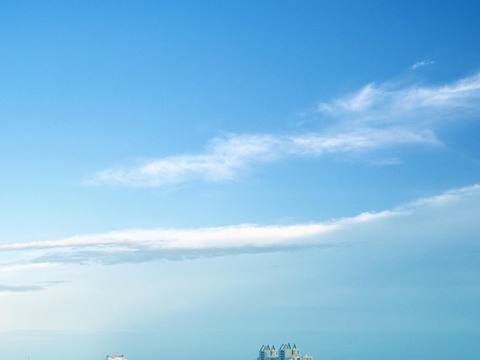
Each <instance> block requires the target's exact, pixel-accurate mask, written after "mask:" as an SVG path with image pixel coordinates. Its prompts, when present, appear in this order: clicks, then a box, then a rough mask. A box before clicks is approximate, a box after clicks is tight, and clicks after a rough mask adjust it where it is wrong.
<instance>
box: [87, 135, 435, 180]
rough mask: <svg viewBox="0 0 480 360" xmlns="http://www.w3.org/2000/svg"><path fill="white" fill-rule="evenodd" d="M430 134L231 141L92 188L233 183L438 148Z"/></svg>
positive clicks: (115, 174)
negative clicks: (389, 152)
mask: <svg viewBox="0 0 480 360" xmlns="http://www.w3.org/2000/svg"><path fill="white" fill-rule="evenodd" d="M436 143H438V140H437V139H436V137H435V135H434V134H433V133H432V132H430V131H415V132H414V131H410V130H408V129H401V128H391V129H359V130H357V131H350V132H345V133H331V134H326V133H325V134H319V133H307V134H303V135H293V136H289V135H285V136H274V135H262V136H261V135H230V136H227V137H224V138H215V139H213V140H212V141H211V142H210V143H209V145H208V146H207V150H206V151H205V152H203V153H201V154H189V155H180V156H172V157H166V158H163V159H158V160H152V161H148V162H146V163H144V164H141V165H138V166H134V167H128V168H127V167H123V168H113V169H107V170H103V171H100V172H99V173H97V174H96V175H95V177H94V178H93V179H92V180H91V182H92V183H95V184H99V183H117V184H122V185H127V186H147V187H148V186H152V187H155V186H163V185H169V184H176V183H182V182H188V181H196V180H201V181H208V182H214V181H227V180H232V179H234V178H235V177H237V176H238V174H239V173H241V172H242V171H243V170H245V169H247V168H248V167H249V166H251V165H253V164H260V163H272V162H275V161H279V160H284V159H288V158H295V157H319V156H322V155H326V154H333V153H340V154H342V153H343V154H348V153H358V152H364V151H370V150H373V149H376V148H380V147H391V146H396V145H401V144H436Z"/></svg>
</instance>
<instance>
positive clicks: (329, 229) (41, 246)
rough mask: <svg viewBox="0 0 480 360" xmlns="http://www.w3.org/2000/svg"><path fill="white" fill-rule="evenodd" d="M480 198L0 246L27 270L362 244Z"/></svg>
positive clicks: (473, 190)
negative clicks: (315, 218)
mask: <svg viewBox="0 0 480 360" xmlns="http://www.w3.org/2000/svg"><path fill="white" fill-rule="evenodd" d="M479 197H480V185H473V186H470V187H465V188H462V189H456V190H452V191H448V192H445V193H443V194H441V195H438V196H434V197H430V198H426V199H420V200H417V201H414V202H412V203H409V204H406V205H403V206H400V207H397V208H394V209H392V210H388V211H382V212H375V213H371V212H365V213H362V214H359V215H357V216H354V217H348V218H343V219H338V220H333V221H329V222H324V223H308V224H295V225H271V226H261V225H250V224H243V225H235V226H225V227H212V228H197V229H133V230H122V231H112V232H108V233H98V234H89V235H78V236H73V237H69V238H65V239H60V240H52V241H39V242H27V243H10V244H3V245H0V250H1V251H4V252H5V251H8V252H9V253H10V254H13V255H16V256H17V261H18V263H19V264H21V265H22V266H26V265H28V264H46V266H49V267H50V266H52V264H59V263H60V264H61V263H74V264H78V263H91V262H99V263H104V264H115V263H121V262H144V261H151V260H155V259H185V258H197V257H202V256H219V255H226V254H237V253H252V252H253V253H256V252H265V251H279V250H282V249H283V250H285V249H292V248H305V247H311V246H334V245H340V244H345V243H352V242H355V241H358V236H357V235H354V234H355V233H356V232H357V231H358V230H359V229H361V227H363V226H364V225H369V226H373V227H375V226H377V225H379V224H381V223H383V222H384V221H389V220H394V219H397V218H399V217H400V218H409V219H410V221H412V222H413V223H415V222H416V218H417V216H418V215H419V214H421V213H424V212H426V211H427V212H428V211H432V209H442V208H446V210H448V207H449V206H452V205H455V204H456V203H461V202H462V201H463V202H464V203H467V202H468V201H470V203H473V204H474V205H473V206H475V208H474V209H473V212H478V211H479V209H478V205H476V204H478V203H479V202H478V198H479ZM471 210H472V209H471ZM443 215H444V214H443V213H442V216H443ZM436 216H437V217H438V215H436ZM436 220H437V221H438V219H436ZM442 221H443V220H442ZM349 234H350V235H349ZM352 235H353V236H352ZM345 238H346V239H347V240H345ZM341 239H344V240H341ZM352 239H353V240H352ZM355 239H356V240H355ZM14 266H15V264H14V262H12V261H10V262H9V263H4V264H0V268H1V267H7V268H8V269H13V267H14Z"/></svg>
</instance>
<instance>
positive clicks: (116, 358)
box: [107, 355, 127, 360]
mask: <svg viewBox="0 0 480 360" xmlns="http://www.w3.org/2000/svg"><path fill="white" fill-rule="evenodd" d="M107 360H127V359H126V358H125V357H124V356H123V355H107Z"/></svg>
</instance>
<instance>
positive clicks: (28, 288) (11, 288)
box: [0, 281, 64, 293]
mask: <svg viewBox="0 0 480 360" xmlns="http://www.w3.org/2000/svg"><path fill="white" fill-rule="evenodd" d="M63 283H64V281H45V282H42V283H39V284H35V285H5V284H0V293H3V292H12V293H24V292H33V291H42V290H45V289H47V288H48V287H51V286H55V285H59V284H63Z"/></svg>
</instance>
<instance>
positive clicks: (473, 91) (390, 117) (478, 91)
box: [318, 73, 480, 129]
mask: <svg viewBox="0 0 480 360" xmlns="http://www.w3.org/2000/svg"><path fill="white" fill-rule="evenodd" d="M479 100H480V73H478V74H475V75H473V76H470V77H467V78H464V79H461V80H459V81H456V82H453V83H451V84H447V85H442V86H436V87H426V86H424V87H422V86H411V87H407V88H397V87H396V84H394V83H383V84H378V85H377V84H368V85H366V86H365V87H363V88H362V89H361V90H359V91H358V92H356V93H353V94H351V95H348V96H345V97H342V98H340V99H337V100H334V101H332V102H329V103H320V104H319V105H318V112H320V113H323V114H327V115H330V116H335V117H337V118H341V119H343V121H344V122H353V124H357V125H358V123H363V124H364V125H370V126H372V125H376V126H385V125H387V126H388V125H391V124H397V125H398V124H402V125H403V126H408V127H409V128H411V129H413V128H418V127H419V126H426V125H430V126H432V125H440V124H441V123H442V122H445V121H446V119H448V118H450V115H451V114H452V113H454V114H455V115H456V117H457V118H455V119H454V120H456V121H457V120H458V117H459V118H460V120H463V118H464V117H466V116H468V115H471V111H472V110H473V111H474V112H475V113H477V114H478V112H479V110H480V108H479V106H478V101H479ZM412 121H414V123H415V124H413V123H412ZM413 125H415V126H413Z"/></svg>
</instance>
